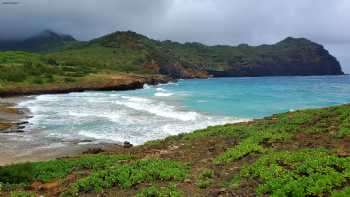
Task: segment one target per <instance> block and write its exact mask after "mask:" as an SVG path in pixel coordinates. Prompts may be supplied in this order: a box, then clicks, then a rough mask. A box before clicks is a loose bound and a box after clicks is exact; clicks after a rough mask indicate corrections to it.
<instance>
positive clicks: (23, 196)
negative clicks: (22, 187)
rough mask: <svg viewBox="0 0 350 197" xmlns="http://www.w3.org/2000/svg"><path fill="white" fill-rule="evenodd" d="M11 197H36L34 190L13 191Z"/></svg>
mask: <svg viewBox="0 0 350 197" xmlns="http://www.w3.org/2000/svg"><path fill="white" fill-rule="evenodd" d="M10 197H35V194H34V193H33V192H11V193H10Z"/></svg>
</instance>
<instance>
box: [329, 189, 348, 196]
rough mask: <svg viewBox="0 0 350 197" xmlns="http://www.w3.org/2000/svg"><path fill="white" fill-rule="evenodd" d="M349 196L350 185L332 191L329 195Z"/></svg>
mask: <svg viewBox="0 0 350 197" xmlns="http://www.w3.org/2000/svg"><path fill="white" fill-rule="evenodd" d="M348 196H350V187H346V188H344V189H343V190H341V191H334V192H332V194H331V197H348Z"/></svg>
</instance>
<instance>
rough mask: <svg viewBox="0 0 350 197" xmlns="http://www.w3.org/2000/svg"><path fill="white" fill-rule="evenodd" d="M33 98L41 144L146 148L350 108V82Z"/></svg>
mask: <svg viewBox="0 0 350 197" xmlns="http://www.w3.org/2000/svg"><path fill="white" fill-rule="evenodd" d="M30 98H31V99H29V100H27V101H24V102H21V103H20V104H19V105H20V106H22V107H27V108H29V109H30V110H31V112H32V113H33V116H34V117H33V118H32V119H30V120H29V121H30V126H29V127H28V128H27V129H28V130H30V131H33V130H34V131H36V132H35V137H33V141H35V143H38V144H40V143H42V144H44V143H46V145H47V144H48V142H50V143H52V142H53V141H54V142H69V141H79V140H83V141H84V140H85V141H86V140H89V141H93V142H94V143H95V142H96V143H99V142H113V143H115V142H123V141H130V142H131V143H134V144H142V143H144V142H145V141H148V140H153V139H160V138H165V137H167V136H169V135H175V134H179V133H183V132H190V131H193V130H196V129H201V128H205V127H207V126H210V125H218V124H225V123H234V122H239V121H244V120H247V119H253V118H259V117H263V116H268V115H271V114H275V113H279V112H287V111H293V110H297V109H303V108H317V107H324V106H333V105H338V104H343V103H348V102H350V77H349V76H322V77H310V76H308V77H260V78H217V79H194V80H180V81H178V82H177V83H169V84H164V85H157V86H148V85H145V87H144V88H143V89H140V90H132V91H124V92H116V91H106V92H83V93H70V94H57V95H40V96H35V97H30ZM30 134H31V132H28V133H24V134H23V135H26V137H27V138H28V135H30ZM27 138H26V139H27Z"/></svg>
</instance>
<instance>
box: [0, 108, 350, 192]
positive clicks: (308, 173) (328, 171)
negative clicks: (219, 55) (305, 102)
mask: <svg viewBox="0 0 350 197" xmlns="http://www.w3.org/2000/svg"><path fill="white" fill-rule="evenodd" d="M0 182H1V187H0V188H1V195H2V196H37V195H45V196H97V195H101V196H138V197H142V196H146V197H154V196H156V197H157V196H159V197H163V196H171V197H176V196H220V195H221V196H259V195H262V196H332V197H343V196H344V197H345V196H350V105H342V106H337V107H330V108H324V109H311V110H301V111H296V112H290V113H283V114H277V115H273V116H271V117H267V118H264V119H259V120H254V121H251V122H245V123H239V124H232V125H223V126H214V127H209V128H207V129H204V130H199V131H195V132H193V133H189V134H182V135H178V136H172V137H168V138H167V139H164V140H158V141H151V142H148V143H146V144H145V145H142V146H136V147H133V148H118V149H115V150H114V151H113V152H108V153H102V154H101V153H100V154H97V155H83V156H81V157H78V158H65V159H59V160H53V161H48V162H39V163H27V164H17V165H11V166H5V167H1V168H0Z"/></svg>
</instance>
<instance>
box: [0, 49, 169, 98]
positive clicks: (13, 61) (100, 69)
mask: <svg viewBox="0 0 350 197" xmlns="http://www.w3.org/2000/svg"><path fill="white" fill-rule="evenodd" d="M77 57H80V56H79V54H77ZM96 59H98V56H97V57H96ZM101 61H105V62H106V61H108V60H107V59H104V60H101ZM170 80H171V78H170V77H167V76H164V75H159V74H156V73H154V72H148V71H147V70H144V69H143V68H142V66H141V67H140V68H137V69H136V68H135V69H131V68H130V67H128V66H127V65H126V66H124V67H121V66H119V67H118V66H115V67H113V66H109V67H107V66H103V65H101V64H98V63H96V62H94V61H92V60H91V61H90V60H88V59H87V58H81V59H79V61H78V60H75V59H74V58H73V59H64V60H61V61H58V60H57V59H56V58H53V57H51V56H49V55H45V54H36V53H27V52H20V51H16V52H15V51H13V52H11V51H10V52H0V97H6V96H18V95H28V94H46V93H68V92H79V91H84V90H130V89H137V88H142V87H143V84H145V83H147V84H158V83H166V82H168V81H170Z"/></svg>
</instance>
